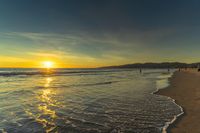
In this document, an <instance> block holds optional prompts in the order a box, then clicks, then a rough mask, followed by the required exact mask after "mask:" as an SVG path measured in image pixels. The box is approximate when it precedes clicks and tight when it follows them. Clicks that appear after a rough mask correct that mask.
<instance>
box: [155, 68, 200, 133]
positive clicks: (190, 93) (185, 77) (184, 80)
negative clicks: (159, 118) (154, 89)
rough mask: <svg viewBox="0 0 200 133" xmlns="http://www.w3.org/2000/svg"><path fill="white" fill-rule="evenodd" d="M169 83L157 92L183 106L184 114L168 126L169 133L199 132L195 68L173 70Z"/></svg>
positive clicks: (199, 95) (199, 92) (199, 78)
mask: <svg viewBox="0 0 200 133" xmlns="http://www.w3.org/2000/svg"><path fill="white" fill-rule="evenodd" d="M170 83H171V85H170V86H169V87H167V88H165V89H162V90H160V91H159V92H158V94H160V95H165V96H169V97H171V98H173V99H175V100H176V103H177V104H178V105H180V106H182V107H183V110H184V114H183V115H182V116H180V117H179V118H178V119H177V120H176V121H175V122H174V123H173V124H172V125H170V127H169V128H168V132H171V133H200V119H199V118H200V113H199V112H200V73H198V72H196V71H195V70H189V71H181V72H178V71H177V72H175V74H174V75H173V77H172V78H171V79H170Z"/></svg>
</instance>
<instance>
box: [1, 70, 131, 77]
mask: <svg viewBox="0 0 200 133" xmlns="http://www.w3.org/2000/svg"><path fill="white" fill-rule="evenodd" d="M119 71H125V70H120V69H109V70H106V69H77V70H76V69H74V70H73V69H52V70H44V69H34V70H27V69H16V70H6V71H0V76H5V77H9V76H33V75H42V76H45V75H52V76H59V75H70V74H79V75H88V74H94V75H97V74H100V73H105V72H106V73H107V72H119ZM126 71H127V70H126ZM128 71H130V70H128Z"/></svg>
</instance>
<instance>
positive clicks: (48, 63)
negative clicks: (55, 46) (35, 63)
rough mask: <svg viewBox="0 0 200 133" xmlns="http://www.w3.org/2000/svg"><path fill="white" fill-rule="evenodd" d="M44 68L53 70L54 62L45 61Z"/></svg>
mask: <svg viewBox="0 0 200 133" xmlns="http://www.w3.org/2000/svg"><path fill="white" fill-rule="evenodd" d="M42 64H43V67H44V68H53V65H54V62H52V61H44V62H43V63H42Z"/></svg>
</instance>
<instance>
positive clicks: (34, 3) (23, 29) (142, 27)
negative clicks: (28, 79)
mask: <svg viewBox="0 0 200 133" xmlns="http://www.w3.org/2000/svg"><path fill="white" fill-rule="evenodd" d="M199 35H200V1H199V0H1V1H0V67H41V63H42V62H44V61H53V62H54V63H55V67H98V66H108V65H119V64H127V63H136V62H141V63H142V62H165V61H179V62H188V63H190V62H199V61H200V51H199V50H200V37H199Z"/></svg>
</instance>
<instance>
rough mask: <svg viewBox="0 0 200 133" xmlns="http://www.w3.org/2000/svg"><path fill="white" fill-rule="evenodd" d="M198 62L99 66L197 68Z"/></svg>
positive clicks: (111, 67) (112, 67)
mask: <svg viewBox="0 0 200 133" xmlns="http://www.w3.org/2000/svg"><path fill="white" fill-rule="evenodd" d="M199 64H200V62H199V63H190V64H189V63H180V62H162V63H151V62H149V63H134V64H125V65H118V66H105V67H100V68H110V69H114V68H141V69H142V68H169V69H170V68H180V69H187V68H197V67H198V65H199Z"/></svg>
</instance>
